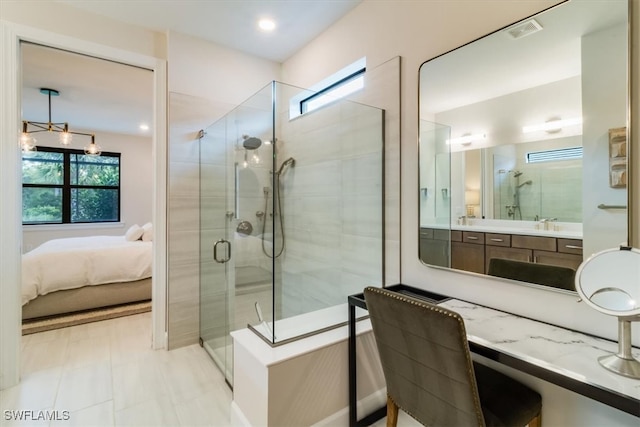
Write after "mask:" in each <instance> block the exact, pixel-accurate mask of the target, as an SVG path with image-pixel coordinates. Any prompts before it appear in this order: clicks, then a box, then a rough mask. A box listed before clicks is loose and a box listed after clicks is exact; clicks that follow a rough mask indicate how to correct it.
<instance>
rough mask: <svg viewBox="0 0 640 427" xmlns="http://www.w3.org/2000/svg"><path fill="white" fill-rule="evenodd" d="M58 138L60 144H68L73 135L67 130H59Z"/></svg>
mask: <svg viewBox="0 0 640 427" xmlns="http://www.w3.org/2000/svg"><path fill="white" fill-rule="evenodd" d="M59 140H60V144H62V145H70V144H71V141H72V140H73V135H72V134H70V133H69V132H61V133H60V138H59Z"/></svg>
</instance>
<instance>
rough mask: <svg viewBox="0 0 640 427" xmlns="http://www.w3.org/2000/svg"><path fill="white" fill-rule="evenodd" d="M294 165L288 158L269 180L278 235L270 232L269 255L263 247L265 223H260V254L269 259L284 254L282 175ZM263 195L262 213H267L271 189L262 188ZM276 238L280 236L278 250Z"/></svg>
mask: <svg viewBox="0 0 640 427" xmlns="http://www.w3.org/2000/svg"><path fill="white" fill-rule="evenodd" d="M295 163H296V161H295V159H294V158H293V157H289V158H288V159H287V160H285V161H284V162H282V163H281V164H280V167H279V168H278V170H277V171H276V172H275V174H274V176H273V177H272V180H271V182H272V183H273V191H274V194H273V202H274V205H275V206H274V209H273V215H275V216H276V220H275V221H274V228H275V226H276V225H279V226H280V233H278V232H277V230H275V229H274V230H273V231H272V234H271V235H272V236H273V242H272V245H273V247H272V251H271V253H269V251H268V250H267V247H266V245H265V235H266V233H265V231H266V224H267V221H262V252H263V253H264V254H265V255H266V256H268V257H269V258H278V257H279V256H280V255H282V252H284V246H285V231H284V215H283V213H282V197H281V193H282V179H283V176H284V173H285V172H286V171H287V170H288V168H289V167H293V166H295ZM263 193H264V211H265V212H269V194H270V193H271V188H269V187H264V189H263ZM277 236H280V241H281V244H280V247H279V248H278V245H277V241H276V237H277Z"/></svg>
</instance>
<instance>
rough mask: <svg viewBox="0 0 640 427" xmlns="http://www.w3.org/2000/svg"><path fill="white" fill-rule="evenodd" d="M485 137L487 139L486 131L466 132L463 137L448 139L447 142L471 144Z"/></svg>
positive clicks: (450, 143) (451, 143)
mask: <svg viewBox="0 0 640 427" xmlns="http://www.w3.org/2000/svg"><path fill="white" fill-rule="evenodd" d="M484 139H487V134H485V133H474V134H470V133H466V134H464V135H462V136H461V137H458V138H451V139H448V140H447V144H449V145H453V144H460V145H471V143H472V142H475V141H482V140H484Z"/></svg>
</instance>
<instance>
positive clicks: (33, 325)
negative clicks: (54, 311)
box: [22, 301, 151, 335]
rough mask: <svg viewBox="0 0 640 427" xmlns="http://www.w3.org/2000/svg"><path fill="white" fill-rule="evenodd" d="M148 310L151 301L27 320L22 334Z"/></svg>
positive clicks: (23, 325) (23, 323)
mask: <svg viewBox="0 0 640 427" xmlns="http://www.w3.org/2000/svg"><path fill="white" fill-rule="evenodd" d="M148 311H151V301H145V302H141V303H133V304H124V305H119V306H116V307H109V308H100V309H96V310H87V311H82V312H78V313H73V314H63V315H60V316H51V317H47V318H40V319H33V320H25V321H23V322H22V335H29V334H35V333H37V332H44V331H50V330H52V329H60V328H66V327H69V326H76V325H82V324H84V323H91V322H99V321H101V320H107V319H114V318H116V317H123V316H131V315H133V314H138V313H145V312H148Z"/></svg>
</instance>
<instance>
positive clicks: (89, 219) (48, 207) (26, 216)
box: [22, 147, 120, 224]
mask: <svg viewBox="0 0 640 427" xmlns="http://www.w3.org/2000/svg"><path fill="white" fill-rule="evenodd" d="M118 221H120V153H106V152H103V153H102V154H101V155H100V156H90V155H86V154H84V151H82V150H70V149H60V148H49V147H38V148H37V151H34V152H29V153H23V156H22V223H23V224H73V223H94V222H118Z"/></svg>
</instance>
